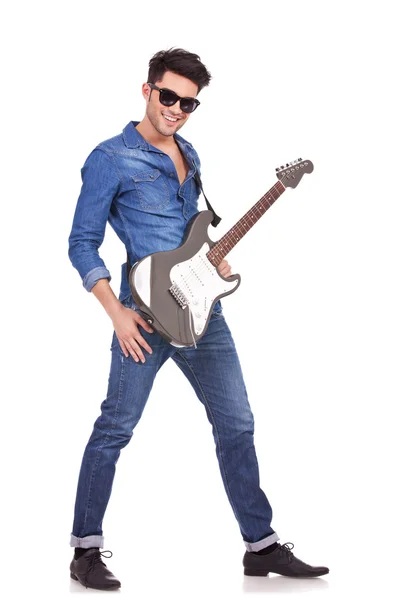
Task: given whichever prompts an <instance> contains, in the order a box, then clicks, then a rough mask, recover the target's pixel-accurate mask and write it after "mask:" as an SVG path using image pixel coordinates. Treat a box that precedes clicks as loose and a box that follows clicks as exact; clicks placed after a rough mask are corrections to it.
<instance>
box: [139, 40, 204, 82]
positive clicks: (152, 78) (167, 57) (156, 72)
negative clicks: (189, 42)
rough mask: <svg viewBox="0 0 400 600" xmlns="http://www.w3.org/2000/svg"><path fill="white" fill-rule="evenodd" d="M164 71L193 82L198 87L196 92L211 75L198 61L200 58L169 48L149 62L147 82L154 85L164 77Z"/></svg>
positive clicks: (158, 53) (185, 51) (179, 49)
mask: <svg viewBox="0 0 400 600" xmlns="http://www.w3.org/2000/svg"><path fill="white" fill-rule="evenodd" d="M166 71H172V72H173V73H177V74H178V75H182V76H183V77H187V79H190V81H193V83H195V84H196V85H197V87H198V92H197V93H199V92H200V90H202V89H203V88H204V87H206V86H207V85H208V84H209V83H210V79H211V74H210V73H209V72H208V71H207V69H206V67H205V65H203V63H202V62H201V61H200V56H198V55H197V54H193V53H192V52H188V51H187V50H183V49H182V48H170V49H169V50H160V52H157V53H156V54H155V55H154V56H153V57H152V58H151V59H150V62H149V74H148V76H147V81H148V82H149V83H155V82H156V81H159V80H160V79H162V78H163V77H164V73H165V72H166Z"/></svg>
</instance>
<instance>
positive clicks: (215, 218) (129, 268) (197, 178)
mask: <svg viewBox="0 0 400 600" xmlns="http://www.w3.org/2000/svg"><path fill="white" fill-rule="evenodd" d="M193 166H194V178H195V180H196V181H197V184H198V186H199V188H200V189H201V191H202V193H203V196H204V199H205V201H206V204H207V208H208V210H211V212H212V214H213V215H214V218H213V220H212V221H211V225H212V226H213V227H216V226H217V225H218V223H220V221H221V217H219V216H218V215H217V213H216V212H215V210H214V209H213V207H212V206H211V204H210V203H209V201H208V200H207V196H206V195H205V193H204V190H203V185H202V183H201V179H200V175H199V174H198V172H197V169H196V166H195V164H194V162H193ZM130 270H131V263H130V261H129V256H128V253H126V274H127V277H128V278H129V273H130Z"/></svg>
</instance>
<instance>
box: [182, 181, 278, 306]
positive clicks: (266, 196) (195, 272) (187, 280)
mask: <svg viewBox="0 0 400 600" xmlns="http://www.w3.org/2000/svg"><path fill="white" fill-rule="evenodd" d="M278 183H282V182H278ZM277 185H278V184H275V185H274V186H273V187H272V188H271V189H270V190H269V191H268V192H267V193H266V194H264V196H263V197H262V198H260V200H259V201H258V202H257V203H256V204H255V205H254V206H253V207H252V208H251V209H250V210H249V211H248V212H247V213H246V215H244V216H243V217H242V218H241V219H240V220H239V221H238V223H236V225H235V226H234V227H237V226H238V225H239V224H241V222H243V225H244V224H246V225H250V227H249V228H248V229H247V231H245V232H244V233H247V232H248V231H250V229H251V227H252V226H253V225H254V224H255V223H256V222H257V221H258V220H259V219H260V218H261V217H262V216H263V215H264V214H265V212H266V211H267V210H268V208H270V207H271V206H272V204H273V203H274V202H275V201H276V200H277V199H278V198H279V197H280V196H281V195H282V194H283V192H284V191H285V189H286V188H285V187H284V186H283V184H282V186H283V188H284V189H283V190H282V191H279V190H275V191H276V192H277V193H278V194H279V195H278V196H277V197H276V198H275V197H274V195H273V193H272V189H273V188H275V187H276V186H277ZM269 194H270V195H269ZM271 195H272V197H273V202H272V203H270V202H268V207H266V208H265V209H264V210H262V209H260V208H258V205H259V204H260V203H262V202H264V200H271ZM262 208H264V207H262ZM255 210H257V211H258V212H260V213H261V214H260V215H259V216H258V215H257V214H256V213H255ZM251 215H254V216H255V217H257V221H253V222H252V223H251V222H248V221H247V218H248V217H249V216H251ZM232 229H234V228H232ZM232 229H231V230H230V231H228V232H227V233H226V234H225V236H227V240H228V241H229V242H230V244H232V247H231V248H229V252H230V251H231V250H232V249H233V247H234V246H235V240H234V239H233V237H232V236H233V235H235V233H234V231H232ZM243 235H244V234H243ZM223 237H224V236H223ZM221 239H222V238H221ZM239 239H240V238H239ZM220 241H221V240H220ZM217 243H218V242H217ZM212 250H213V248H211V249H210V250H209V251H208V252H212ZM208 252H207V254H208ZM225 256H226V255H225ZM208 260H209V259H208ZM209 263H210V264H211V265H212V266H213V267H214V268H215V269H217V268H216V267H215V266H214V265H213V263H212V262H211V261H210V260H209ZM199 264H200V265H203V266H200V268H198V265H199ZM209 267H210V265H209V264H207V263H204V261H203V260H201V257H200V261H199V262H198V263H197V264H196V265H194V266H193V268H192V273H189V274H188V275H186V276H184V277H183V279H182V281H183V283H184V284H185V285H186V286H187V288H188V289H189V291H190V285H191V284H192V280H193V279H196V280H197V278H198V277H200V276H202V275H203V274H204V273H205V272H206V271H207V270H208V269H209ZM186 293H187V292H186ZM186 293H185V296H186Z"/></svg>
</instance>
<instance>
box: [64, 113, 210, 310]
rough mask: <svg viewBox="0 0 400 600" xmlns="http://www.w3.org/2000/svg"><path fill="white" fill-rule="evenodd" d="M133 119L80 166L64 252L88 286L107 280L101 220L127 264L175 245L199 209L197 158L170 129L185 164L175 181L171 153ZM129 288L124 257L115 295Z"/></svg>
mask: <svg viewBox="0 0 400 600" xmlns="http://www.w3.org/2000/svg"><path fill="white" fill-rule="evenodd" d="M138 123H139V121H130V122H129V123H128V124H127V125H126V127H125V128H124V130H123V132H122V134H120V135H117V136H115V137H112V138H110V139H108V140H105V141H104V142H101V143H100V144H98V145H97V146H96V147H95V148H94V150H92V152H91V153H90V154H89V156H88V157H87V159H86V161H85V163H84V165H83V167H82V169H81V176H82V188H81V191H80V195H79V198H78V201H77V205H76V209H75V214H74V218H73V223H72V230H71V233H70V236H69V238H68V243H69V250H68V256H69V258H70V260H71V262H72V265H73V266H74V267H75V268H76V269H77V271H78V272H79V275H80V276H81V279H82V284H83V287H84V288H85V289H86V290H87V291H88V292H90V291H91V289H92V287H93V286H94V285H95V283H97V281H99V279H103V278H106V279H108V281H111V274H110V272H109V270H108V269H107V267H106V265H105V263H104V261H103V259H102V258H101V257H100V255H99V247H100V246H101V244H102V242H103V240H104V234H105V228H106V224H107V221H108V222H109V223H110V225H111V227H112V228H113V230H114V231H115V233H116V234H117V236H118V237H119V239H120V240H121V241H122V243H123V244H124V246H125V248H126V251H127V252H128V255H129V260H130V263H131V265H133V264H134V263H135V262H136V261H138V260H140V259H141V258H143V257H144V256H146V255H148V254H152V253H153V252H159V251H164V250H173V249H175V248H177V247H178V246H180V245H181V244H182V241H183V238H184V234H185V229H186V226H187V222H188V221H189V220H190V219H191V218H192V217H193V215H195V214H196V213H198V212H199V211H198V208H197V201H198V198H199V194H200V189H199V187H198V185H197V183H196V181H195V179H194V174H195V169H196V170H197V172H198V173H199V174H200V160H199V157H198V155H197V152H196V151H195V149H194V148H193V146H192V144H190V143H189V142H187V141H186V140H184V139H183V138H182V137H181V136H180V135H178V134H175V136H174V138H175V140H176V142H177V144H178V145H179V148H180V150H181V151H182V153H183V155H184V157H185V158H186V161H187V163H188V166H189V172H188V174H187V176H186V178H185V180H184V182H183V183H182V185H180V183H179V179H178V174H177V171H176V168H175V165H174V162H173V161H172V159H171V158H170V157H169V156H168V155H167V154H165V152H162V151H161V150H159V149H158V148H156V147H154V146H152V145H151V144H149V143H148V142H147V141H146V140H145V139H144V138H143V136H142V135H141V134H140V133H139V132H138V131H137V130H136V125H137V124H138ZM125 255H126V252H125ZM130 293H131V291H130V287H129V282H128V278H127V272H126V262H124V263H123V264H122V265H121V287H120V292H119V300H120V301H122V300H124V299H125V298H127V297H128V296H129V295H130ZM218 307H220V303H219V302H218V303H217V304H216V306H215V308H217V309H218Z"/></svg>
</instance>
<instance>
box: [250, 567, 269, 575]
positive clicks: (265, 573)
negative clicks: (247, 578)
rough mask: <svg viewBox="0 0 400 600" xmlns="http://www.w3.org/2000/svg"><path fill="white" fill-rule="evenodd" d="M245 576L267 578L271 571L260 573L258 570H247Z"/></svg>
mask: <svg viewBox="0 0 400 600" xmlns="http://www.w3.org/2000/svg"><path fill="white" fill-rule="evenodd" d="M244 574H245V575H255V576H256V577H266V576H267V575H269V571H259V570H258V569H247V568H245V570H244Z"/></svg>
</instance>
